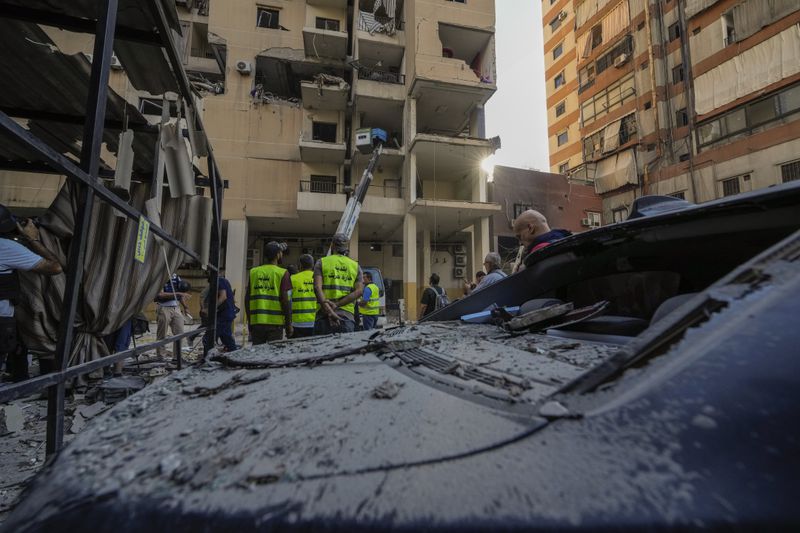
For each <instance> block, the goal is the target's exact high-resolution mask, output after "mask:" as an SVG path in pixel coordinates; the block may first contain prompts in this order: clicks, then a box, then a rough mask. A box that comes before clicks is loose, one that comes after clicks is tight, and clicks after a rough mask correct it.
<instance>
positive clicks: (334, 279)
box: [314, 233, 364, 335]
mask: <svg viewBox="0 0 800 533" xmlns="http://www.w3.org/2000/svg"><path fill="white" fill-rule="evenodd" d="M348 245H349V241H348V239H347V237H345V236H344V235H342V234H341V233H337V234H336V235H334V236H333V242H332V243H331V255H329V256H328V257H323V258H322V259H320V260H319V261H317V263H316V264H315V265H314V294H315V295H316V297H317V302H318V303H319V310H318V311H317V318H316V321H315V322H314V335H327V334H329V333H350V332H353V331H355V328H356V323H355V318H354V316H353V315H354V314H355V301H356V300H358V298H360V297H361V294H362V293H363V292H364V283H363V282H362V281H361V280H362V277H363V273H362V272H361V267H360V266H358V263H357V262H355V261H353V260H352V259H350V258H349V257H347V254H348V253H349V247H348Z"/></svg>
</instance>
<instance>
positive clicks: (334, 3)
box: [306, 0, 347, 9]
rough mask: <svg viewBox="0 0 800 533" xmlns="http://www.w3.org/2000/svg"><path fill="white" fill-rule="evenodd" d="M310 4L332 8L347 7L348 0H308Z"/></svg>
mask: <svg viewBox="0 0 800 533" xmlns="http://www.w3.org/2000/svg"><path fill="white" fill-rule="evenodd" d="M306 3H307V4H308V5H310V6H315V7H325V8H332V9H347V0H306Z"/></svg>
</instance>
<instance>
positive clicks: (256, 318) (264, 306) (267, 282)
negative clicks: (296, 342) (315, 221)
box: [245, 241, 294, 346]
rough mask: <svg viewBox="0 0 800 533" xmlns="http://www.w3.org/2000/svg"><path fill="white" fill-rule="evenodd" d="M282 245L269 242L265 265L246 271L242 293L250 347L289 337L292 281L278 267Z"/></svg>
mask: <svg viewBox="0 0 800 533" xmlns="http://www.w3.org/2000/svg"><path fill="white" fill-rule="evenodd" d="M285 250H286V245H285V244H281V243H278V242H275V241H270V242H268V243H267V245H266V246H264V258H265V259H266V260H267V263H266V264H264V265H261V266H257V267H255V268H252V269H250V283H249V286H248V288H247V292H246V293H245V310H246V313H247V323H248V326H249V331H250V339H251V340H252V342H253V345H254V346H255V345H257V344H264V343H265V342H271V341H278V340H281V339H283V333H284V330H285V331H286V336H287V337H291V336H292V334H293V333H294V332H293V328H292V302H291V294H292V280H291V279H290V277H289V271H287V270H286V269H285V268H282V267H280V266H278V264H279V263H280V261H281V259H283V252H284V251H285Z"/></svg>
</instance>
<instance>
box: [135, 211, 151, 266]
mask: <svg viewBox="0 0 800 533" xmlns="http://www.w3.org/2000/svg"><path fill="white" fill-rule="evenodd" d="M149 235H150V222H148V220H147V219H146V218H144V217H139V231H137V233H136V252H135V253H134V255H133V258H134V259H135V260H136V261H139V262H140V263H144V258H145V255H146V254H147V237H148V236H149Z"/></svg>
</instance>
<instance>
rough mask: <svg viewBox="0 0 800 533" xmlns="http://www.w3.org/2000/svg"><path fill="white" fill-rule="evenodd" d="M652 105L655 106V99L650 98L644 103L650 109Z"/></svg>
mask: <svg viewBox="0 0 800 533" xmlns="http://www.w3.org/2000/svg"><path fill="white" fill-rule="evenodd" d="M651 107H653V101H652V100H648V101H646V102H645V103H644V108H645V109H650V108H651Z"/></svg>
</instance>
